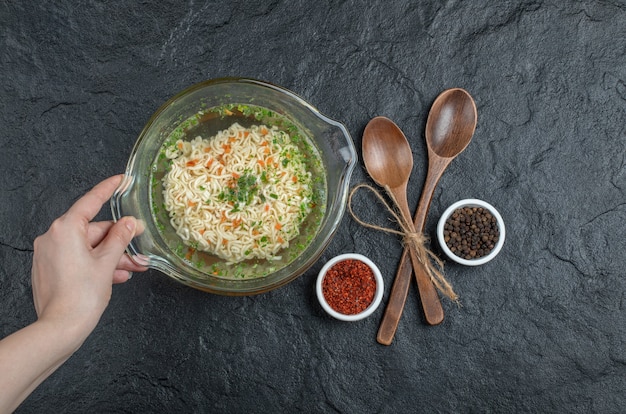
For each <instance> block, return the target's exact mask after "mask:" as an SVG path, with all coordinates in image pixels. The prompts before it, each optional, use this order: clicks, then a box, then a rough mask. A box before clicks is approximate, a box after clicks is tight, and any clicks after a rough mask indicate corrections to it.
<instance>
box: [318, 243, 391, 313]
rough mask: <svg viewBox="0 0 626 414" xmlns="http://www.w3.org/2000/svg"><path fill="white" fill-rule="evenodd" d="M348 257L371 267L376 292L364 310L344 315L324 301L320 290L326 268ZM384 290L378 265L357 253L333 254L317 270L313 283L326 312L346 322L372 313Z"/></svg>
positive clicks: (378, 303)
mask: <svg viewBox="0 0 626 414" xmlns="http://www.w3.org/2000/svg"><path fill="white" fill-rule="evenodd" d="M350 259H353V260H358V261H360V262H363V263H365V264H366V265H367V266H368V267H369V268H370V269H372V272H374V278H375V279H376V292H375V293H374V299H373V300H372V303H370V305H369V306H368V307H367V308H366V309H365V310H364V311H362V312H360V313H357V314H354V315H346V314H343V313H340V312H337V311H336V310H334V309H333V308H331V307H330V305H329V304H328V302H327V301H326V298H325V297H324V293H323V291H322V282H323V281H324V277H326V273H327V272H328V270H329V269H330V268H331V267H332V266H334V265H335V264H337V263H339V262H343V261H345V260H350ZM384 290H385V282H384V280H383V275H382V273H381V272H380V269H379V268H378V266H376V264H375V263H374V262H373V261H372V260H370V259H369V258H368V257H366V256H364V255H362V254H359V253H344V254H340V255H338V256H335V257H333V258H332V259H330V260H329V261H327V262H326V264H325V265H324V266H323V267H322V269H321V270H320V271H319V273H318V276H317V281H316V283H315V291H316V293H317V299H318V301H319V303H320V305H321V306H322V308H323V309H324V310H325V311H326V313H328V314H329V315H330V316H332V317H333V318H335V319H338V320H341V321H346V322H355V321H359V320H361V319H365V318H367V317H368V316H370V315H371V314H372V313H374V311H375V310H376V309H377V308H378V306H379V305H380V303H381V301H382V299H383V292H384Z"/></svg>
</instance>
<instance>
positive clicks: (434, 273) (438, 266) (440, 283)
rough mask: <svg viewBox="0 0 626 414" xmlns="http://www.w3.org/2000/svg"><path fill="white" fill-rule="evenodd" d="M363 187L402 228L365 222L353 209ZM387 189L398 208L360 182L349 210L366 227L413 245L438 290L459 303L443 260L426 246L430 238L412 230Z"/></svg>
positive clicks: (352, 192)
mask: <svg viewBox="0 0 626 414" xmlns="http://www.w3.org/2000/svg"><path fill="white" fill-rule="evenodd" d="M362 188H364V189H367V190H369V191H371V192H372V193H373V194H374V195H375V196H376V198H378V200H379V201H380V202H381V203H382V204H383V205H384V206H385V207H386V208H387V210H388V211H389V213H390V214H391V215H392V217H393V218H394V219H395V220H396V221H397V223H398V225H399V226H400V230H395V229H392V228H389V227H382V226H377V225H375V224H372V223H368V222H365V221H363V220H361V219H360V218H359V217H358V216H357V215H356V214H355V213H354V211H353V210H352V197H353V196H354V194H356V192H357V191H358V190H360V189H362ZM385 189H386V190H387V194H389V196H390V198H391V199H392V200H393V202H394V204H395V206H396V208H393V207H392V206H390V205H389V203H387V201H386V200H385V199H384V198H383V196H382V195H381V194H380V193H379V192H378V191H377V190H376V189H375V188H373V187H372V186H370V185H368V184H359V185H357V186H356V187H354V188H353V189H352V191H350V196H349V197H348V211H350V215H351V216H352V218H353V219H354V220H355V221H356V222H357V223H359V224H360V225H362V226H364V227H368V228H370V229H374V230H379V231H383V232H386V233H391V234H397V235H399V236H401V237H402V241H403V244H404V246H405V247H408V248H410V247H411V246H412V247H413V248H414V251H415V253H416V256H417V259H418V260H419V262H420V263H421V264H422V265H423V266H424V269H425V270H426V273H427V274H428V276H429V277H430V280H431V281H432V282H433V284H434V285H435V287H436V288H437V290H439V291H440V292H441V293H442V294H444V295H445V296H446V297H448V298H450V299H451V300H453V301H455V302H457V303H458V299H459V297H458V295H457V294H456V293H454V290H453V289H452V285H450V283H449V282H448V281H447V280H446V278H445V277H444V275H443V272H442V271H443V262H442V261H441V259H440V258H439V257H437V255H436V254H434V253H433V252H432V251H430V250H429V249H428V248H427V247H426V243H427V242H428V238H427V237H426V236H424V234H422V233H421V232H416V231H413V230H412V229H413V226H412V224H410V223H407V221H406V220H405V219H404V217H403V216H402V214H399V213H398V212H397V211H396V209H397V202H396V200H395V198H394V197H393V194H392V192H391V191H389V189H388V188H385ZM433 262H434V264H433Z"/></svg>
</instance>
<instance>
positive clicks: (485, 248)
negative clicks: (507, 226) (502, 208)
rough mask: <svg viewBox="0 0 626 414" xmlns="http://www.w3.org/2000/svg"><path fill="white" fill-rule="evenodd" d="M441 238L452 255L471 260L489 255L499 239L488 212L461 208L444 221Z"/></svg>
mask: <svg viewBox="0 0 626 414" xmlns="http://www.w3.org/2000/svg"><path fill="white" fill-rule="evenodd" d="M443 238H444V241H445V243H446V245H447V246H448V248H449V249H450V251H451V252H452V253H454V254H455V255H457V256H459V257H461V258H463V259H467V260H472V259H478V258H481V257H483V256H487V255H488V254H489V253H491V251H492V250H493V249H494V248H495V246H496V244H497V243H498V240H499V238H500V229H499V227H498V222H497V220H496V218H495V217H494V215H493V214H491V212H490V211H489V210H487V209H485V208H483V207H461V208H458V209H456V210H455V211H454V212H453V213H452V214H451V215H450V217H448V219H447V220H446V222H445V224H444V227H443Z"/></svg>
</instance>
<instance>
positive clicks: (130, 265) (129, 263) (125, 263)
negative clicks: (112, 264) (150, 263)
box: [117, 254, 148, 272]
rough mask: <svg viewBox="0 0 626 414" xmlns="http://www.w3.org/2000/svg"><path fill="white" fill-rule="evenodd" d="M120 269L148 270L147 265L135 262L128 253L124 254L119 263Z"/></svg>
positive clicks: (118, 267) (131, 270)
mask: <svg viewBox="0 0 626 414" xmlns="http://www.w3.org/2000/svg"><path fill="white" fill-rule="evenodd" d="M117 269H118V270H128V271H130V272H145V271H146V270H148V268H147V267H146V266H141V265H139V264H137V263H135V262H134V261H133V260H132V259H131V258H130V257H129V256H128V255H127V254H123V255H122V257H121V258H120V261H119V263H118V264H117Z"/></svg>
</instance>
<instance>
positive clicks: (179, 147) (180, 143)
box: [177, 141, 183, 151]
mask: <svg viewBox="0 0 626 414" xmlns="http://www.w3.org/2000/svg"><path fill="white" fill-rule="evenodd" d="M177 147H178V149H179V150H181V151H182V150H183V142H182V141H180V142H179V143H178V145H177Z"/></svg>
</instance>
